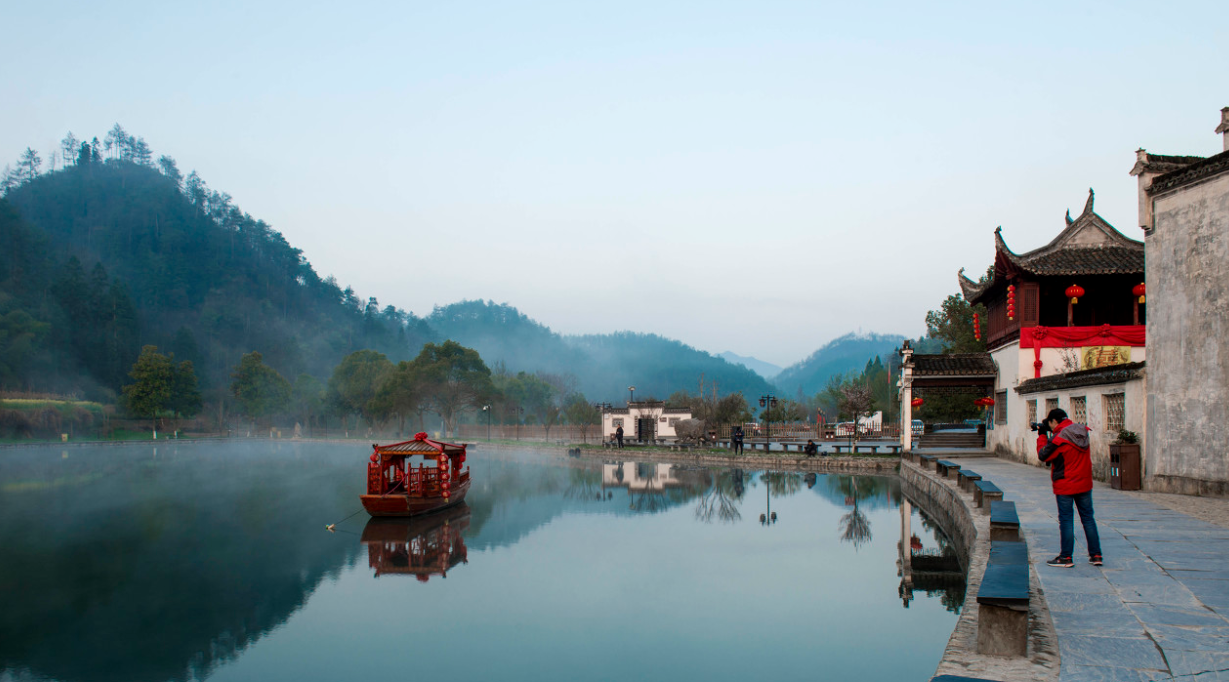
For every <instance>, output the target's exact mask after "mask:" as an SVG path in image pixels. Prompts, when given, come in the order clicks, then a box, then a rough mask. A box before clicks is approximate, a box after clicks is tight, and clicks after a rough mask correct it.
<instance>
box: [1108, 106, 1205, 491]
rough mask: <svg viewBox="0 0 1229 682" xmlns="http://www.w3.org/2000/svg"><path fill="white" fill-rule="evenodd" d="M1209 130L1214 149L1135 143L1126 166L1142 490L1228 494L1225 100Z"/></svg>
mask: <svg viewBox="0 0 1229 682" xmlns="http://www.w3.org/2000/svg"><path fill="white" fill-rule="evenodd" d="M1216 132H1218V133H1220V134H1221V135H1222V136H1223V137H1222V145H1223V149H1224V151H1222V152H1221V153H1220V154H1216V155H1214V156H1210V157H1208V158H1206V159H1203V158H1200V157H1197V156H1161V155H1158V154H1149V153H1148V152H1146V151H1144V150H1143V149H1140V150H1139V151H1137V152H1136V157H1137V158H1136V164H1135V168H1133V169H1132V170H1131V174H1132V175H1135V176H1137V177H1138V179H1139V224H1140V227H1142V228H1144V242H1145V244H1146V249H1147V252H1148V293H1147V301H1148V308H1149V309H1150V312H1149V315H1148V321H1147V323H1148V374H1149V376H1148V417H1147V432H1148V440H1147V444H1146V447H1145V448H1143V449H1142V452H1143V456H1144V472H1143V473H1144V479H1143V483H1144V486H1145V487H1146V488H1147V489H1149V490H1161V491H1172V492H1184V493H1197V494H1219V495H1224V494H1229V458H1226V457H1225V442H1226V440H1229V420H1227V419H1226V418H1225V417H1226V414H1227V413H1229V410H1226V405H1227V404H1229V360H1227V359H1226V356H1227V355H1229V354H1227V353H1226V346H1225V338H1226V336H1227V335H1229V107H1226V108H1224V109H1222V110H1221V120H1220V125H1219V126H1217V128H1216ZM1128 428H1130V427H1128Z"/></svg>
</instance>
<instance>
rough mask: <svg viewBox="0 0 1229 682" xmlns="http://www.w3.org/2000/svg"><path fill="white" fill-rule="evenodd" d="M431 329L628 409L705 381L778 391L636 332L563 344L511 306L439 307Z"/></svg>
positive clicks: (492, 360) (739, 370)
mask: <svg viewBox="0 0 1229 682" xmlns="http://www.w3.org/2000/svg"><path fill="white" fill-rule="evenodd" d="M426 321H427V323H428V324H429V325H430V327H431V328H432V329H433V330H434V332H435V333H436V335H437V336H439V337H440V338H449V339H452V340H454V341H456V342H458V343H460V344H461V345H464V346H467V347H469V348H473V349H475V350H477V351H478V352H479V353H480V354H481V355H482V357H483V359H484V360H486V362H487V363H488V364H492V365H494V364H501V365H503V366H504V367H506V369H507V370H508V371H509V372H512V373H515V372H518V371H525V372H544V373H548V374H554V375H558V376H561V377H565V378H569V377H570V378H574V380H575V384H576V385H575V387H574V388H575V389H576V390H579V391H580V392H581V393H584V394H585V395H586V396H587V397H588V398H589V399H590V400H602V401H608V402H614V403H618V402H621V401H623V400H624V399H625V397H626V396H627V395H628V392H627V387H628V386H632V385H634V386H635V387H636V395H637V396H638V397H641V398H648V397H651V396H652V397H657V398H665V397H666V396H668V395H670V394H671V393H674V392H675V391H677V390H679V389H686V390H691V391H693V392H698V389H699V382H700V377H701V375H703V376H704V381H705V385H706V387H707V388H706V389H705V390H706V391H708V390H711V387H712V383H713V382H714V381H715V382H717V390H718V391H719V392H720V394H721V395H728V394H729V393H733V392H735V391H742V392H743V394H744V395H748V396H749V395H751V394H752V393H755V394H756V395H760V394H761V393H764V392H767V391H769V390H770V388H771V387H770V386H769V385H768V383H767V382H766V381H764V379H763V378H762V377H760V376H758V375H757V374H755V373H754V372H752V371H751V370H749V369H747V368H746V367H743V366H741V365H734V364H730V363H728V362H726V361H725V360H722V359H721V358H717V357H714V356H712V355H710V354H708V353H706V352H704V351H700V350H696V349H695V348H692V347H691V346H688V345H686V344H683V343H681V342H679V341H674V340H671V339H666V338H663V337H660V336H657V335H655V334H635V333H631V332H617V333H613V334H597V335H585V336H561V335H559V334H557V333H555V332H553V331H551V329H550V328H549V327H545V326H543V325H541V324H539V323H538V322H535V321H533V320H532V319H530V318H529V317H527V316H526V315H525V314H524V313H521V312H520V311H518V310H517V309H516V308H514V307H512V306H510V305H508V304H506V303H505V304H496V303H493V302H491V301H486V302H483V301H462V302H460V303H454V304H452V305H448V306H443V307H437V308H436V309H435V311H434V312H432V313H431V315H430V316H428V317H427V318H426Z"/></svg>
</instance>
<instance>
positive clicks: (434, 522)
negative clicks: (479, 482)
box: [361, 502, 470, 583]
mask: <svg viewBox="0 0 1229 682" xmlns="http://www.w3.org/2000/svg"><path fill="white" fill-rule="evenodd" d="M469 514H470V512H469V505H467V504H465V503H464V502H462V503H460V504H457V505H453V506H451V507H449V508H447V509H443V510H440V511H439V512H438V513H435V514H427V515H425V516H414V517H411V518H395V517H385V516H376V517H372V518H370V519H367V526H366V527H364V528H363V536H362V539H361V541H362V543H363V545H365V546H366V547H367V564H368V566H370V567H371V568H372V569H374V570H375V577H377V578H379V577H380V576H383V575H412V576H414V577H415V578H417V579H418V581H419V582H424V583H425V582H427V580H428V579H430V577H431V576H433V575H439V576H443V577H445V578H447V577H448V571H449V570H450V569H452V568H453V567H455V566H457V565H458V564H462V563H469V556H468V550H466V548H465V538H464V537H462V535H463V534H464V532H465V530H466V529H467V528H469Z"/></svg>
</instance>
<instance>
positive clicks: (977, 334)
mask: <svg viewBox="0 0 1229 682" xmlns="http://www.w3.org/2000/svg"><path fill="white" fill-rule="evenodd" d="M973 338H975V339H977V340H978V341H981V320H980V319H979V318H978V315H977V313H973Z"/></svg>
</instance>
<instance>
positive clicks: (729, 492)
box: [696, 472, 742, 523]
mask: <svg viewBox="0 0 1229 682" xmlns="http://www.w3.org/2000/svg"><path fill="white" fill-rule="evenodd" d="M714 516H715V517H716V518H717V519H718V520H719V521H721V522H722V523H734V522H735V521H738V520H739V519H741V518H742V512H740V511H739V510H738V498H737V497H736V496H735V495H734V480H733V475H732V474H731V473H730V472H723V473H719V474H716V475H713V483H712V485H711V486H710V487H709V488H708V490H706V491H705V492H704V494H703V495H701V496H700V500H699V502H697V503H696V519H697V520H699V521H702V522H704V523H712V522H713V517H714Z"/></svg>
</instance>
